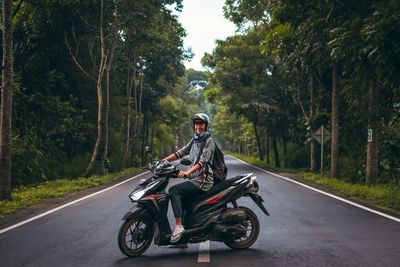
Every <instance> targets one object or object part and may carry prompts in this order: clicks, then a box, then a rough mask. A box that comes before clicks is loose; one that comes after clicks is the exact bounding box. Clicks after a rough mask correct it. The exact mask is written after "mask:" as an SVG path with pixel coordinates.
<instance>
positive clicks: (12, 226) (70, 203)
mask: <svg viewBox="0 0 400 267" xmlns="http://www.w3.org/2000/svg"><path fill="white" fill-rule="evenodd" d="M148 172H149V171H147V172H144V173H141V174H138V175H136V176H134V177H131V178H129V179H127V180H125V181H123V182H120V183H118V184H116V185H113V186H111V187H108V188H106V189H103V190H101V191H98V192H95V193H93V194H91V195H88V196H85V197H83V198H80V199H77V200H74V201H72V202H69V203H67V204H64V205H62V206H60V207H57V208H54V209H52V210H49V211H46V212H44V213H42V214H39V215H37V216H35V217H32V218H30V219H27V220H25V221H22V222H20V223H17V224H14V225H11V226H9V227H7V228H4V229H1V230H0V234H4V233H5V232H8V231H10V230H12V229H15V228H17V227H20V226H22V225H24V224H27V223H30V222H33V221H35V220H37V219H39V218H42V217H44V216H46V215H49V214H51V213H54V212H56V211H58V210H61V209H63V208H66V207H68V206H71V205H73V204H75V203H78V202H80V201H82V200H85V199H88V198H91V197H93V196H95V195H98V194H101V193H104V192H106V191H108V190H111V189H113V188H115V187H118V186H120V185H122V184H124V183H127V182H129V181H131V180H133V179H135V178H137V177H139V176H141V175H144V174H147V173H148Z"/></svg>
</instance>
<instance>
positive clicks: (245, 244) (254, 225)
mask: <svg viewBox="0 0 400 267" xmlns="http://www.w3.org/2000/svg"><path fill="white" fill-rule="evenodd" d="M239 208H241V209H243V210H244V212H245V213H246V220H245V221H246V222H247V224H248V226H247V231H246V235H245V236H243V237H241V238H240V239H237V240H232V241H226V242H224V243H225V245H227V246H228V247H230V248H233V249H246V248H249V247H250V246H251V245H253V243H254V242H256V240H257V238H258V234H259V233H260V222H259V221H258V218H257V215H256V214H255V213H254V212H253V211H252V210H251V209H249V208H246V207H239Z"/></svg>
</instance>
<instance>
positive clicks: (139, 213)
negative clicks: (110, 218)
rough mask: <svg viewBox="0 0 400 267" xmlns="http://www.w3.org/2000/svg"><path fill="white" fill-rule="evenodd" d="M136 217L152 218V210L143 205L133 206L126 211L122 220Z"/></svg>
mask: <svg viewBox="0 0 400 267" xmlns="http://www.w3.org/2000/svg"><path fill="white" fill-rule="evenodd" d="M136 217H149V218H151V215H150V212H149V211H148V210H147V209H145V208H144V207H142V206H139V205H136V206H134V207H132V208H131V209H130V210H129V211H128V212H127V213H125V215H124V217H123V218H122V220H125V221H126V220H130V219H133V218H136Z"/></svg>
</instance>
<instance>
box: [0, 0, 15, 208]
mask: <svg viewBox="0 0 400 267" xmlns="http://www.w3.org/2000/svg"><path fill="white" fill-rule="evenodd" d="M2 8H3V12H2V19H3V62H2V89H3V90H2V95H1V109H0V116H1V117H0V133H1V135H0V180H1V184H0V189H1V190H0V201H1V200H5V199H8V200H10V199H11V151H12V150H11V149H12V102H13V86H14V79H13V78H14V77H13V76H14V56H13V29H12V1H10V0H3V6H2Z"/></svg>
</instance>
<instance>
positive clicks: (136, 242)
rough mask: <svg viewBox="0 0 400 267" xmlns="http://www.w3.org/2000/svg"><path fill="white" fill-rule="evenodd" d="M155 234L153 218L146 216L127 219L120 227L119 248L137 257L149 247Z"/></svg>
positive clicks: (128, 254)
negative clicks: (146, 217)
mask: <svg viewBox="0 0 400 267" xmlns="http://www.w3.org/2000/svg"><path fill="white" fill-rule="evenodd" d="M153 235H154V227H153V222H152V221H151V220H149V219H145V218H134V219H132V220H127V221H125V222H124V223H123V224H122V225H121V228H120V229H119V233H118V246H119V249H120V250H121V252H122V253H124V254H125V255H127V256H129V257H137V256H139V255H141V254H143V253H144V252H145V251H146V250H147V249H148V248H149V246H150V244H151V241H152V240H153Z"/></svg>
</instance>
